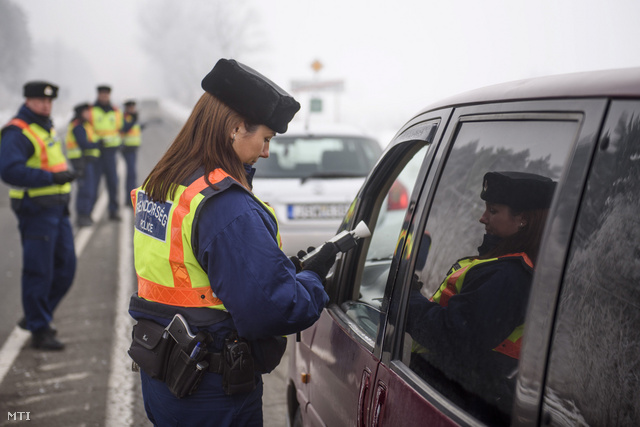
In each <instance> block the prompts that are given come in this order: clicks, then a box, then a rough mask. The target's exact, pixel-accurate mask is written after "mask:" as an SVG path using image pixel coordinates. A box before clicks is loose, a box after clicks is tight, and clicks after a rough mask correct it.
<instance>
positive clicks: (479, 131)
mask: <svg viewBox="0 0 640 427" xmlns="http://www.w3.org/2000/svg"><path fill="white" fill-rule="evenodd" d="M496 170H501V171H521V172H530V173H535V174H540V175H544V176H546V177H549V178H551V179H552V180H554V181H555V182H556V183H557V185H556V187H555V191H554V193H553V200H552V203H551V207H550V208H549V210H548V216H547V219H546V222H544V223H543V225H544V226H543V231H542V240H541V243H540V245H539V252H538V256H537V260H536V263H535V265H534V267H533V276H532V277H533V278H532V279H531V286H530V289H531V290H530V293H529V295H528V299H527V302H526V304H525V306H524V307H525V310H523V313H522V316H523V318H524V329H523V330H522V333H521V347H520V348H519V349H520V354H519V356H518V357H517V358H516V364H515V366H516V369H514V370H513V372H511V373H510V374H509V375H507V376H506V377H504V373H502V372H499V371H498V370H495V371H493V370H492V369H486V370H484V369H483V368H482V367H481V366H482V365H480V364H478V363H476V362H477V361H475V360H474V359H473V356H472V355H471V353H470V354H461V353H460V352H453V351H452V352H450V353H449V354H445V355H444V357H445V358H446V359H447V360H448V361H450V362H451V363H449V364H448V365H447V366H446V367H445V368H443V367H441V366H436V365H433V366H432V365H429V363H426V365H427V367H426V368H425V366H424V365H425V364H422V365H421V364H420V363H419V361H420V360H422V356H421V355H422V354H424V353H423V352H424V351H427V352H429V351H435V350H440V349H426V350H424V349H422V350H421V346H420V343H419V342H418V341H417V340H415V339H414V337H413V336H412V335H411V334H410V333H409V332H407V318H408V316H410V315H412V313H411V310H410V309H409V304H408V301H409V298H410V295H411V293H412V289H414V290H415V283H416V280H419V282H420V286H421V288H420V292H421V293H422V294H423V295H424V296H425V297H427V298H429V297H430V296H432V295H433V293H434V292H435V291H436V290H437V289H438V287H439V286H440V284H441V283H442V281H443V279H444V277H445V276H446V274H447V271H448V269H449V268H450V267H451V265H452V264H454V263H455V262H456V260H458V259H460V258H461V257H462V256H463V255H469V254H473V253H477V247H478V245H480V243H481V241H482V235H483V232H484V231H483V225H482V224H480V223H479V222H478V219H479V218H480V217H481V215H482V214H483V211H484V209H485V205H484V202H483V201H482V200H481V199H480V197H479V195H480V191H481V190H482V186H483V177H484V175H485V174H486V173H487V172H488V171H496ZM639 212H640V68H635V69H624V70H610V71H598V72H587V73H576V74H570V75H558V76H550V77H543V78H536V79H530V80H523V81H517V82H512V83H506V84H501V85H496V86H492V87H488V88H483V89H479V90H476V91H472V92H469V93H466V94H463V95H459V96H456V97H453V98H451V99H447V100H444V101H442V102H439V103H436V104H433V105H431V106H429V107H427V108H425V109H424V110H423V111H421V112H420V113H419V114H417V115H416V116H414V117H412V118H411V119H410V120H409V121H408V122H407V123H406V124H405V125H404V126H403V127H402V128H401V129H400V130H399V131H398V133H397V134H396V136H395V137H394V138H393V140H392V141H391V142H390V144H389V145H388V147H387V148H386V150H385V152H384V153H383V155H382V157H381V158H380V159H379V161H378V162H377V164H376V165H375V166H374V168H373V170H372V171H371V173H370V174H369V175H368V177H367V179H366V181H365V183H364V184H363V186H362V188H361V189H360V191H359V193H358V195H357V197H356V198H355V200H354V201H353V203H352V205H351V208H350V209H349V211H348V213H347V215H346V216H345V218H344V220H343V222H342V225H341V226H340V229H339V230H337V231H342V230H345V229H352V228H353V227H355V225H356V224H358V223H359V222H360V221H364V222H365V223H367V224H368V225H369V228H370V229H371V232H372V236H371V237H370V238H367V239H363V240H360V241H359V243H358V246H357V247H356V248H355V249H353V250H351V251H349V252H346V253H343V254H339V255H338V258H337V260H336V263H335V265H334V267H333V269H332V271H331V272H330V274H329V276H328V277H327V281H326V288H327V292H328V293H329V295H330V297H331V302H330V304H329V305H328V306H327V307H326V308H325V310H324V312H323V313H322V316H321V318H320V320H319V321H318V322H317V323H316V324H315V325H313V326H312V327H311V328H309V329H307V330H305V331H303V332H302V333H301V334H300V337H299V339H298V340H296V341H295V343H293V345H291V346H290V348H291V352H290V354H289V362H290V366H289V370H288V372H289V375H288V391H287V404H288V420H289V424H290V425H293V426H301V425H303V426H330V427H335V426H418V425H419V426H430V425H437V426H445V425H518V426H525V425H526V426H531V425H567V426H569V425H571V426H574V425H591V426H613V425H615V426H623V425H629V426H631V425H640V214H639ZM496 298H497V299H500V298H501V296H500V295H497V296H496ZM488 314H489V315H490V314H491V313H488ZM492 321H493V322H495V324H496V325H498V327H499V325H500V321H501V319H499V318H496V319H492ZM424 328H425V330H428V329H429V324H428V323H427V324H426V325H425V326H424ZM494 380H495V381H496V382H500V384H508V386H507V388H505V396H507V397H506V398H505V399H503V400H500V401H496V400H495V399H490V398H488V397H487V396H486V395H485V394H484V392H483V391H481V390H482V389H483V387H482V386H485V385H486V384H487V383H490V382H492V381H494Z"/></svg>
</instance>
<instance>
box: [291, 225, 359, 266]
mask: <svg viewBox="0 0 640 427" xmlns="http://www.w3.org/2000/svg"><path fill="white" fill-rule="evenodd" d="M369 236H371V231H369V227H367V224H365V223H364V221H360V222H359V223H358V225H356V228H354V229H353V230H351V231H347V230H344V231H342V232H340V233H338V234H336V235H335V236H334V237H332V238H331V240H329V241H328V242H331V243H333V244H334V245H335V246H336V251H335V253H334V254H333V255H335V254H337V253H338V252H346V251H348V250H349V249H352V248H354V247H355V246H356V243H357V242H358V240H359V239H364V238H366V237H369ZM328 242H327V243H328ZM322 246H324V244H322V245H320V247H318V248H316V249H315V250H313V251H311V252H309V253H308V254H306V255H305V256H304V257H302V259H300V262H301V263H302V266H303V267H304V263H305V262H307V261H309V259H311V258H313V256H314V255H316V254H317V253H318V252H320V249H321V248H322Z"/></svg>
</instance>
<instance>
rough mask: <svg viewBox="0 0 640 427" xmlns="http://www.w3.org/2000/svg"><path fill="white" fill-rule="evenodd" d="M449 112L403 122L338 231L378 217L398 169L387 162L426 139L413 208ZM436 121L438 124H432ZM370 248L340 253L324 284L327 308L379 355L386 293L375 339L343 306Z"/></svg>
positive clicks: (391, 272)
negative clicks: (426, 149) (327, 295)
mask: <svg viewBox="0 0 640 427" xmlns="http://www.w3.org/2000/svg"><path fill="white" fill-rule="evenodd" d="M450 113H451V109H444V110H441V111H439V112H438V113H437V114H430V115H427V116H424V115H422V116H418V117H416V118H414V119H413V120H411V121H409V122H408V123H407V124H406V125H405V126H403V128H402V129H401V130H400V131H399V132H398V133H397V134H396V136H395V137H394V138H393V139H392V140H391V142H390V143H389V145H388V146H387V148H386V149H385V150H384V152H383V154H382V155H381V156H380V158H379V160H378V162H377V163H376V165H375V166H374V167H373V169H372V170H371V172H370V173H369V176H367V178H366V180H365V184H364V185H363V186H362V188H361V189H360V191H359V192H358V194H357V196H356V198H355V199H354V202H353V205H352V210H353V212H354V215H353V216H349V215H347V216H346V217H345V219H344V220H343V222H342V224H341V225H340V228H339V229H338V232H340V231H342V230H350V229H353V228H354V227H355V225H356V224H357V223H359V222H360V221H365V222H366V223H367V224H369V223H371V221H372V220H373V223H374V224H375V221H376V220H377V213H379V211H377V212H376V214H375V215H374V214H373V213H372V209H373V208H374V207H375V206H379V204H380V203H382V200H384V198H385V196H386V191H388V188H389V187H390V185H391V184H390V183H392V181H389V182H388V183H387V184H388V185H386V187H384V188H383V190H386V191H380V188H381V186H382V185H383V184H384V183H385V181H387V180H388V179H389V177H390V176H391V175H393V174H394V171H396V170H397V168H393V169H388V166H389V165H390V164H393V165H397V164H398V163H399V162H400V161H401V160H402V158H404V157H405V156H407V155H408V153H409V152H411V151H412V150H413V151H414V152H417V151H419V150H420V148H422V147H423V146H424V145H425V143H426V144H427V145H430V146H431V147H430V148H429V149H428V151H427V153H426V155H425V158H424V160H423V162H422V165H421V166H420V171H419V172H418V176H417V177H416V181H415V184H414V187H413V188H412V189H411V191H410V198H409V202H408V208H407V211H408V212H411V210H412V208H413V207H414V206H415V201H416V200H417V199H418V197H419V191H421V189H422V184H421V183H422V182H423V180H424V177H425V175H426V173H427V171H428V169H429V166H430V164H431V162H432V161H433V156H434V154H433V153H434V151H435V150H433V145H434V141H437V140H438V139H439V138H440V137H441V136H442V132H443V129H444V128H445V124H446V121H447V120H448V117H449V116H450ZM433 124H435V127H433V126H432V125H433ZM425 127H427V128H428V129H427V131H426V132H425V131H424V130H422V131H421V129H425ZM411 215H412V213H411ZM400 231H401V230H399V234H400ZM367 250H368V243H367V242H364V243H360V244H358V246H357V247H356V248H354V249H352V250H350V251H349V252H346V253H341V254H338V256H337V258H336V263H335V264H334V266H333V268H332V269H331V271H330V272H329V274H328V276H327V279H326V285H325V288H326V290H327V293H328V294H329V297H330V303H329V304H328V306H327V307H326V309H327V311H328V312H329V314H331V316H332V318H333V319H334V320H335V321H337V322H339V323H340V324H341V325H342V326H343V327H344V328H345V330H346V331H347V333H349V335H350V336H352V338H353V339H355V340H356V341H358V342H359V343H360V344H362V345H363V346H365V347H367V348H368V349H369V351H371V353H372V354H374V355H379V354H380V349H381V342H382V337H383V336H384V329H385V325H386V323H387V322H386V312H387V309H386V302H385V301H387V297H386V296H385V297H384V298H383V303H382V307H381V316H382V318H381V320H380V324H379V327H378V332H377V334H376V337H375V342H373V341H372V340H370V339H368V338H367V337H368V336H367V335H366V333H365V332H364V331H363V330H362V329H361V328H360V326H359V325H358V324H357V323H356V322H355V321H353V320H352V319H350V318H349V317H348V316H347V315H346V313H345V312H344V310H343V309H342V308H341V307H340V305H341V304H342V303H344V302H346V301H349V300H353V298H352V297H351V295H352V292H353V288H354V286H355V285H354V283H359V281H358V280H359V278H360V276H361V274H362V269H363V266H364V261H365V259H364V258H365V257H366V253H367ZM398 256H400V254H399V252H398V250H397V248H396V250H395V251H394V256H393V260H392V261H391V266H390V269H389V276H388V278H387V285H386V286H385V293H386V292H387V289H388V288H389V282H390V281H391V282H392V283H393V282H394V281H395V280H394V278H395V274H396V271H397V265H398V259H397V257H398Z"/></svg>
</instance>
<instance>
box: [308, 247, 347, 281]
mask: <svg viewBox="0 0 640 427" xmlns="http://www.w3.org/2000/svg"><path fill="white" fill-rule="evenodd" d="M309 249H312V248H309ZM309 252H311V251H309ZM338 252H339V251H338V248H337V247H336V245H335V244H334V243H333V242H326V243H325V244H324V245H322V248H320V252H318V253H317V254H315V255H314V256H313V257H311V258H310V259H308V260H307V261H305V262H304V264H303V265H302V269H303V270H310V271H313V272H315V273H317V274H318V276H320V278H321V279H324V278H325V277H327V273H329V269H330V268H331V266H332V265H333V263H334V262H335V261H336V254H337V253H338Z"/></svg>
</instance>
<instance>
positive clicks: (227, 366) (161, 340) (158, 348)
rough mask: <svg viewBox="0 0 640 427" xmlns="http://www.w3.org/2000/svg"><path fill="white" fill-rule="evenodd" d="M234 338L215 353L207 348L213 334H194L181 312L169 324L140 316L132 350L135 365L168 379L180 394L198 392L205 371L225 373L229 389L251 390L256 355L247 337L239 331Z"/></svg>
mask: <svg viewBox="0 0 640 427" xmlns="http://www.w3.org/2000/svg"><path fill="white" fill-rule="evenodd" d="M233 338H234V339H228V340H226V343H225V346H224V348H223V351H222V352H221V353H213V352H210V351H208V350H207V344H209V343H210V342H211V341H212V338H211V335H210V334H209V333H208V332H205V331H200V332H198V333H197V334H193V333H192V332H191V330H190V329H189V325H188V324H187V322H186V321H185V319H184V317H183V316H181V315H180V314H176V315H175V316H174V317H173V319H172V320H171V322H170V323H169V325H168V326H167V327H166V328H165V327H163V326H162V325H160V324H158V323H156V322H154V321H151V320H148V319H140V320H138V323H137V324H136V325H134V327H133V333H132V342H131V347H130V348H129V351H128V353H129V356H131V358H132V359H133V361H134V364H135V365H137V366H138V367H139V368H140V369H142V370H143V371H144V372H145V373H146V374H147V375H149V376H150V377H151V378H155V379H158V380H160V381H164V382H165V383H166V384H167V386H168V387H169V390H171V392H172V393H173V394H174V395H175V396H176V397H178V398H182V397H184V396H188V395H190V394H192V393H193V392H195V391H196V390H197V388H198V386H199V385H200V381H201V380H202V376H203V375H204V373H205V372H214V373H217V374H222V376H223V388H224V391H225V393H227V394H236V393H247V392H249V391H252V390H253V389H254V388H255V379H254V371H253V359H252V357H251V352H250V348H249V344H248V343H247V342H246V340H243V339H240V338H238V337H237V334H235V336H234V337H233ZM134 367H135V366H134ZM249 379H250V380H251V381H249Z"/></svg>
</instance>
